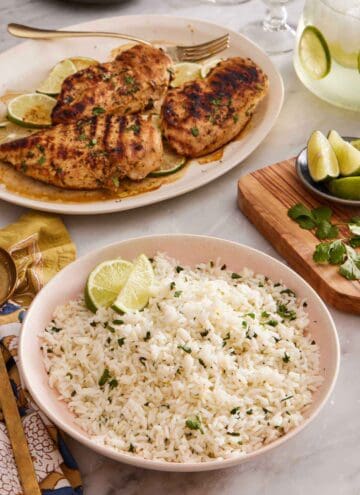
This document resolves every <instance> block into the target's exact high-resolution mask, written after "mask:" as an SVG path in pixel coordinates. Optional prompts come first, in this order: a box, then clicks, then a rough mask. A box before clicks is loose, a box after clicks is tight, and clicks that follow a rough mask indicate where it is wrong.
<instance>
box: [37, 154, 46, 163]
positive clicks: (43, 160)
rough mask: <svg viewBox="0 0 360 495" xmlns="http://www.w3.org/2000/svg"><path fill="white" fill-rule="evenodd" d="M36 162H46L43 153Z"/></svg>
mask: <svg viewBox="0 0 360 495" xmlns="http://www.w3.org/2000/svg"><path fill="white" fill-rule="evenodd" d="M37 162H38V164H39V165H44V163H45V162H46V158H45V155H41V156H40V158H39V159H38V161H37Z"/></svg>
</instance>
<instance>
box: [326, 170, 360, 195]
mask: <svg viewBox="0 0 360 495" xmlns="http://www.w3.org/2000/svg"><path fill="white" fill-rule="evenodd" d="M328 188H329V191H330V192H331V194H333V195H334V196H337V197H338V198H343V199H352V200H359V201H360V176H356V177H343V178H341V179H334V180H332V181H330V182H329V183H328Z"/></svg>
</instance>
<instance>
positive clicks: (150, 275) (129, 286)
mask: <svg viewBox="0 0 360 495" xmlns="http://www.w3.org/2000/svg"><path fill="white" fill-rule="evenodd" d="M153 281H154V272H153V269H152V266H151V263H150V261H149V259H148V258H147V257H146V256H145V255H144V254H141V255H140V256H139V257H138V258H137V259H136V260H135V262H134V268H133V270H132V272H131V273H130V275H129V278H128V279H127V282H126V284H125V286H124V288H123V289H122V290H121V292H120V294H119V296H118V297H117V299H116V301H115V302H114V304H113V305H112V306H111V307H112V309H114V310H115V311H117V312H118V313H128V312H131V311H139V310H140V309H143V308H144V307H145V306H146V305H147V303H148V301H149V296H150V287H151V285H152V283H153Z"/></svg>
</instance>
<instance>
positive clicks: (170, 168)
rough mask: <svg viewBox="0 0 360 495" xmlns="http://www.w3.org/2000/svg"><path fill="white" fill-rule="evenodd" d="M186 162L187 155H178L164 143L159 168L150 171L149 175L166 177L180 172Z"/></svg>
mask: <svg viewBox="0 0 360 495" xmlns="http://www.w3.org/2000/svg"><path fill="white" fill-rule="evenodd" d="M185 163H186V158H185V156H181V155H178V154H177V153H176V151H173V150H172V149H171V148H170V146H169V145H167V144H166V143H164V154H163V157H162V160H161V163H160V166H159V168H158V169H156V170H154V171H153V172H150V174H149V177H164V176H166V175H171V174H174V173H175V172H178V171H179V170H180V169H181V168H182V167H183V166H184V165H185Z"/></svg>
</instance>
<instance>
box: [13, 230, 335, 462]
mask: <svg viewBox="0 0 360 495" xmlns="http://www.w3.org/2000/svg"><path fill="white" fill-rule="evenodd" d="M142 253H144V254H145V255H147V256H148V257H149V259H150V260H151V263H152V267H153V271H154V283H153V285H152V286H151V292H150V299H149V303H148V304H147V306H146V307H145V308H144V309H143V310H141V311H133V312H131V311H130V312H128V313H125V314H122V315H119V314H118V313H116V312H114V311H113V310H112V309H110V308H100V309H99V310H98V311H97V312H96V313H93V312H91V311H89V310H88V309H87V308H86V305H85V303H84V295H83V294H84V286H85V284H86V280H87V277H88V275H89V273H90V272H91V271H92V270H93V268H94V267H95V266H96V265H97V264H99V263H101V262H103V261H106V260H110V259H114V258H118V257H120V258H123V259H126V260H133V259H134V258H135V257H136V256H138V255H140V254H142ZM19 352H20V364H21V371H22V375H23V378H24V380H25V383H26V386H27V388H28V390H29V391H30V393H31V394H32V397H33V398H34V400H35V401H36V402H37V404H38V406H39V407H40V408H41V410H42V411H43V412H44V413H45V414H46V415H47V416H48V417H49V418H50V419H51V420H52V421H53V422H54V423H55V424H56V425H57V426H58V427H59V428H60V429H62V430H63V431H65V432H66V433H68V434H69V435H70V436H72V437H73V438H75V439H76V440H78V441H79V442H81V443H83V444H84V445H86V446H88V447H89V448H91V449H93V450H95V451H97V452H98V453H100V454H102V455H105V456H108V457H110V458H113V459H115V460H118V461H121V462H124V463H127V464H132V465H136V466H139V467H142V468H148V469H156V470H163V471H206V470H212V469H219V468H224V467H230V466H234V465H236V464H239V463H241V462H244V461H247V460H250V459H253V458H254V457H256V456H258V455H260V454H262V453H264V452H267V451H269V450H270V449H273V448H275V447H276V446H279V445H281V444H283V443H284V442H285V441H287V440H289V439H290V438H291V437H293V436H294V435H295V434H297V433H298V432H299V431H301V430H302V429H303V428H304V427H305V426H306V425H307V424H309V423H310V421H312V420H313V419H314V417H315V416H316V415H317V414H318V413H319V411H320V410H321V408H322V407H323V405H324V404H325V402H326V400H327V399H328V397H329V395H330V393H331V391H332V389H333V387H334V384H335V381H336V378H337V374H338V369H339V360H340V358H339V342H338V337H337V333H336V329H335V325H334V322H333V320H332V318H331V315H330V313H329V311H328V310H327V308H326V306H325V305H324V303H323V302H322V300H321V299H320V298H319V296H318V295H317V294H316V292H315V291H314V290H313V289H312V288H311V287H310V286H309V285H308V284H307V283H306V282H305V281H304V280H303V279H302V278H301V277H300V276H299V275H297V274H296V273H295V272H294V271H292V270H291V269H290V268H288V267H287V266H286V265H284V264H283V263H281V262H279V261H277V260H275V259H273V258H271V257H270V256H268V255H266V254H264V253H262V252H260V251H257V250H255V249H252V248H249V247H247V246H244V245H241V244H237V243H234V242H230V241H226V240H222V239H218V238H212V237H205V236H194V235H182V234H176V235H173V234H171V235H158V236H148V237H141V238H136V239H130V240H126V241H121V242H118V243H116V244H112V245H110V246H108V247H105V248H101V249H98V250H97V251H94V252H92V253H90V254H88V255H87V256H84V257H82V258H80V259H79V260H77V261H75V262H74V263H72V264H71V265H69V266H68V267H66V268H65V269H64V270H62V271H61V272H60V273H59V274H58V275H57V276H55V277H54V278H53V279H52V280H51V281H50V282H49V283H48V284H47V285H46V286H45V287H44V288H43V289H42V291H41V292H40V293H39V295H38V296H37V297H36V299H35V300H34V301H33V303H32V305H31V307H30V308H29V311H28V313H27V316H26V318H25V321H24V324H23V329H22V332H21V338H20V345H19Z"/></svg>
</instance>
